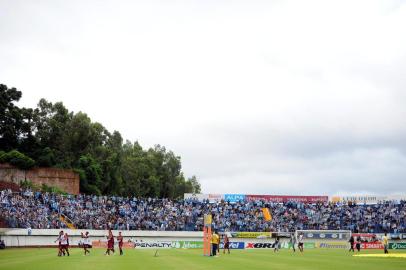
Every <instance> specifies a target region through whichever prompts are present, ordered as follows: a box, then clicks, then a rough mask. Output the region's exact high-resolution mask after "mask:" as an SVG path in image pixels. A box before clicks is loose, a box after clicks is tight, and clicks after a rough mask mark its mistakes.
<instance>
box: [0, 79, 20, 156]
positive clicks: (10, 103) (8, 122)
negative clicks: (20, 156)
mask: <svg viewBox="0 0 406 270" xmlns="http://www.w3.org/2000/svg"><path fill="white" fill-rule="evenodd" d="M21 96H22V93H21V91H18V90H17V89H15V88H8V87H7V86H6V85H4V84H0V149H3V150H5V151H10V150H12V149H17V148H18V145H19V138H20V135H21V133H22V130H21V128H22V125H23V115H22V111H21V109H20V108H19V107H17V106H16V105H15V104H14V103H15V102H18V101H19V100H20V98H21Z"/></svg>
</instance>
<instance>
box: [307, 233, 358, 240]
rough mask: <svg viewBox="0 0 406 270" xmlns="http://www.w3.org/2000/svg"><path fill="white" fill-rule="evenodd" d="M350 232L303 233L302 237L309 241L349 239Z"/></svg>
mask: <svg viewBox="0 0 406 270" xmlns="http://www.w3.org/2000/svg"><path fill="white" fill-rule="evenodd" d="M350 234H351V233H350V232H348V233H345V232H337V233H327V232H304V237H305V238H309V239H332V240H333V239H345V240H346V239H349V238H350Z"/></svg>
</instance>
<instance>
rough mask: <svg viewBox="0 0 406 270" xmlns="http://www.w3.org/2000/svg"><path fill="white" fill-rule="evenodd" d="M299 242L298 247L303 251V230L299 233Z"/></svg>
mask: <svg viewBox="0 0 406 270" xmlns="http://www.w3.org/2000/svg"><path fill="white" fill-rule="evenodd" d="M298 240H299V244H298V245H297V247H298V248H299V250H300V252H303V233H302V232H301V233H300V234H299V239H298Z"/></svg>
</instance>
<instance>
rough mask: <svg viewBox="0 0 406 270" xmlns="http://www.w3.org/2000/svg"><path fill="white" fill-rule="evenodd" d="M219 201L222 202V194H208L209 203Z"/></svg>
mask: <svg viewBox="0 0 406 270" xmlns="http://www.w3.org/2000/svg"><path fill="white" fill-rule="evenodd" d="M221 200H224V194H209V201H210V202H219V201H221Z"/></svg>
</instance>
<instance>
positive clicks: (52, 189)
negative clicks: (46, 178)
mask: <svg viewBox="0 0 406 270" xmlns="http://www.w3.org/2000/svg"><path fill="white" fill-rule="evenodd" d="M41 191H42V192H50V193H57V194H61V195H68V193H66V192H65V191H63V190H61V189H60V188H58V187H52V186H48V185H46V184H42V185H41Z"/></svg>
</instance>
